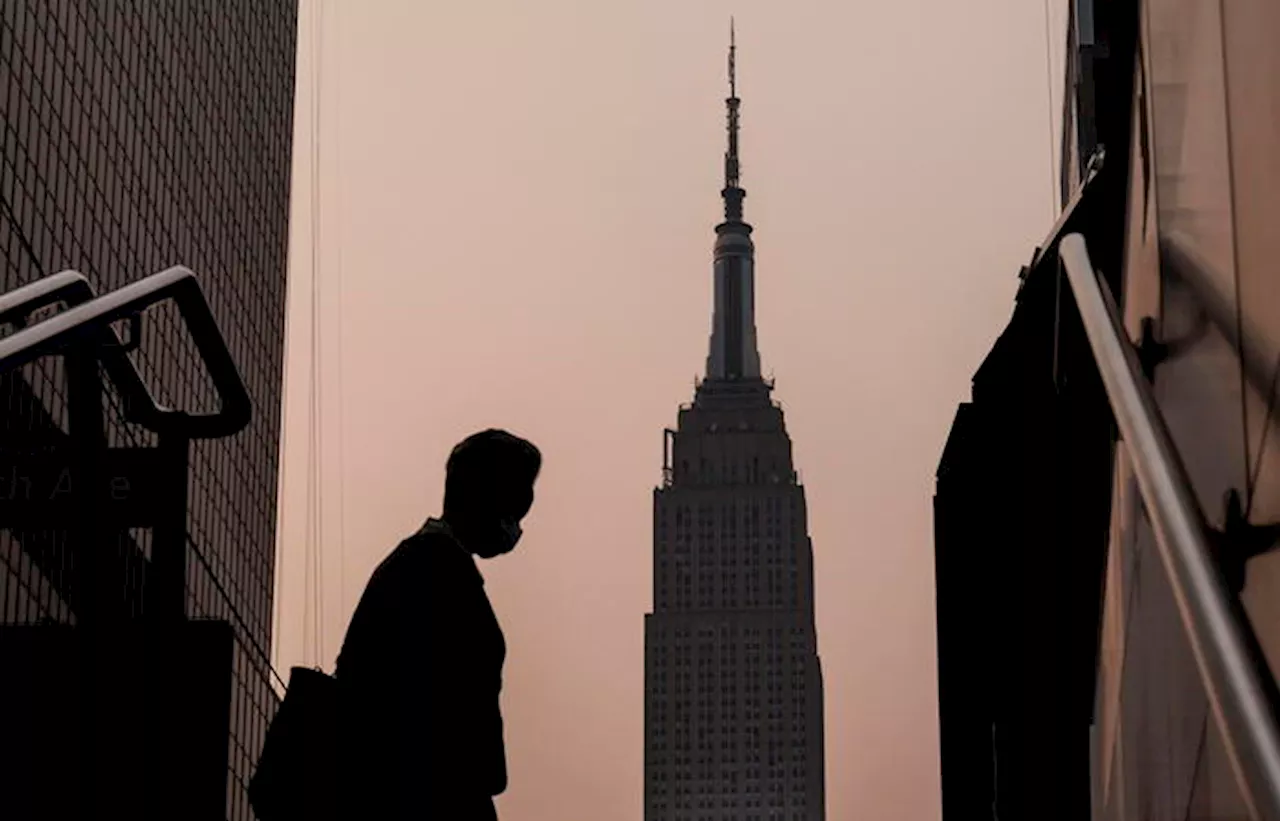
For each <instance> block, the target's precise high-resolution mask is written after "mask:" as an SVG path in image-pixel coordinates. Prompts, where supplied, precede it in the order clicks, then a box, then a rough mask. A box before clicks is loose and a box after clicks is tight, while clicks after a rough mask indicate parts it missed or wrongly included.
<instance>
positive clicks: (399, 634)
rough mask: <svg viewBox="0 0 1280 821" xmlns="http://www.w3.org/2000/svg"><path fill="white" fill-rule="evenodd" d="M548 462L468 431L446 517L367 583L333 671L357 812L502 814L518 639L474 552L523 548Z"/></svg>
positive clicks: (348, 802) (498, 435)
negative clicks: (495, 605) (506, 633)
mask: <svg viewBox="0 0 1280 821" xmlns="http://www.w3.org/2000/svg"><path fill="white" fill-rule="evenodd" d="M541 466H542V457H541V454H539V452H538V449H537V448H536V447H534V446H533V445H532V444H531V443H529V442H526V441H525V440H523V439H520V438H517V437H515V436H512V435H511V434H509V433H506V432H505V431H499V430H486V431H483V432H481V433H477V434H475V435H473V436H470V437H468V438H467V439H466V440H464V441H463V442H462V443H461V444H459V445H458V446H457V447H456V448H454V450H453V453H452V454H450V456H449V462H448V466H447V468H446V478H445V494H444V512H443V514H442V515H441V517H440V518H439V519H428V520H427V523H426V524H425V525H423V527H422V529H421V530H419V531H418V532H417V533H416V534H414V535H413V536H411V537H409V538H408V539H406V540H404V541H403V542H401V543H400V545H399V546H398V547H397V548H396V549H395V550H394V551H393V552H392V553H391V555H390V556H388V557H387V558H386V559H385V560H384V561H383V562H382V564H380V565H379V566H378V568H377V570H375V571H374V573H373V576H372V578H371V579H370V580H369V584H368V586H367V587H366V588H365V592H364V595H363V596H362V597H361V599H360V604H359V606H358V607H357V608H356V612H355V615H354V616H352V619H351V626H350V627H349V628H348V629H347V636H346V640H345V641H344V642H343V645H342V653H341V654H340V655H339V657H338V665H337V670H336V673H335V675H336V678H337V680H338V685H339V690H340V693H341V699H342V704H343V708H342V712H343V715H344V721H343V725H344V727H343V729H344V732H343V740H344V744H343V746H344V750H343V753H344V754H343V759H344V767H343V770H344V780H347V781H348V784H347V788H346V790H345V791H344V792H345V794H346V798H345V800H344V802H343V804H344V806H343V808H342V810H343V813H344V815H346V816H347V817H348V818H360V819H364V818H368V819H370V821H384V820H385V819H395V820H396V821H400V819H421V818H438V819H442V821H444V820H447V821H472V819H476V820H477V821H478V820H479V819H488V820H489V821H493V819H496V817H497V816H496V814H495V811H494V807H493V796H495V795H498V794H499V793H501V792H502V791H503V790H505V789H506V786H507V767H506V753H505V749H504V746H503V728H502V714H501V712H500V710H499V705H498V694H499V691H500V689H501V686H502V664H503V661H504V659H505V657H506V643H505V642H504V640H503V636H502V630H501V628H500V627H499V626H498V621H497V619H496V618H495V616H494V613H493V609H492V607H491V606H490V604H489V598H488V597H487V596H486V595H485V591H484V579H483V577H482V576H481V575H480V571H479V570H478V569H477V568H476V564H475V561H474V559H473V556H479V557H480V558H484V559H490V558H493V557H495V556H500V555H502V554H504V553H508V552H510V551H511V550H512V549H513V548H514V547H515V546H516V542H518V541H519V539H520V533H521V530H520V520H521V519H523V518H524V516H525V514H527V513H528V512H529V508H530V507H531V506H532V504H533V485H534V481H535V480H536V479H537V476H538V472H539V470H540V469H541Z"/></svg>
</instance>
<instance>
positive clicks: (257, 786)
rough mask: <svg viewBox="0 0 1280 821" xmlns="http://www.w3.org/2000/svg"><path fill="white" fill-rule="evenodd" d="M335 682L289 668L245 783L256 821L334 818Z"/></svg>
mask: <svg viewBox="0 0 1280 821" xmlns="http://www.w3.org/2000/svg"><path fill="white" fill-rule="evenodd" d="M338 722H339V716H338V681H337V679H335V678H333V676H330V675H327V674H326V673H324V672H323V671H322V670H319V669H310V668H307V667H294V668H293V669H292V670H291V671H290V673H289V688H288V690H286V691H285V696H284V701H283V702H282V703H281V704H280V709H279V710H277V711H276V715H275V718H274V719H273V720H272V722H271V726H270V727H269V728H268V729H267V737H266V740H265V742H264V743H263V747H262V756H261V758H259V760H258V768H257V770H256V771H255V772H254V774H253V779H252V780H251V781H250V782H249V803H250V804H252V805H253V811H254V813H255V814H256V815H257V816H258V819H259V821H294V819H307V821H312V819H323V818H330V817H334V816H333V814H334V812H335V810H336V807H337V805H338V797H339V796H338V794H337V790H338V776H339V772H338V752H339V751H338V727H339V723H338Z"/></svg>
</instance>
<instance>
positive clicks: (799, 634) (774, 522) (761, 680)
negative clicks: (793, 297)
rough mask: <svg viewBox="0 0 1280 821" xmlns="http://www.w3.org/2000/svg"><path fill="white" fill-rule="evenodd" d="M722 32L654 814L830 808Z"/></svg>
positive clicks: (663, 536) (666, 490)
mask: <svg viewBox="0 0 1280 821" xmlns="http://www.w3.org/2000/svg"><path fill="white" fill-rule="evenodd" d="M734 52H735V48H734V45H733V42H732V37H731V40H730V46H729V89H730V90H729V98H728V99H727V100H726V103H727V105H728V115H729V116H728V126H729V127H728V131H729V135H728V137H729V145H728V150H727V152H726V153H725V168H724V173H725V185H724V190H723V191H722V195H723V197H724V214H725V218H724V222H722V223H721V224H720V225H718V226H716V241H715V252H714V260H715V261H714V268H713V271H714V277H715V288H714V294H715V307H714V311H713V315H712V329H711V350H710V353H709V355H708V356H707V365H706V377H705V378H704V379H702V380H700V381H699V383H698V385H697V388H696V391H695V394H694V400H693V403H692V405H686V406H682V407H681V408H680V411H679V421H678V424H677V426H676V429H675V430H667V431H666V432H665V437H664V440H663V441H664V447H663V450H664V453H663V481H662V486H661V487H659V488H657V489H656V490H655V491H654V497H653V612H652V613H649V614H647V615H646V616H645V821H765V819H786V821H822V819H824V818H825V780H824V767H823V763H824V755H823V696H822V668H821V665H820V662H819V659H818V650H817V638H816V635H815V627H814V607H813V549H812V545H811V543H810V541H809V535H808V527H807V524H806V522H807V515H806V510H805V496H804V488H803V486H802V485H801V484H800V482H799V479H798V477H797V475H796V472H795V468H794V465H793V463H792V458H791V439H790V437H788V435H787V431H786V425H785V422H784V420H783V414H782V409H781V407H780V406H779V405H778V404H777V403H776V402H774V401H773V400H772V399H771V393H772V390H773V384H772V382H770V381H766V380H765V379H762V378H761V374H760V354H759V351H758V349H757V346H756V327H755V287H754V282H755V266H754V254H755V247H754V244H753V243H752V239H751V226H750V225H748V224H747V223H746V222H744V221H743V211H742V204H743V199H744V198H745V197H746V192H745V191H744V190H743V189H742V187H741V186H740V185H739V178H738V111H739V106H740V100H739V99H738V96H737V88H736V83H735V77H734Z"/></svg>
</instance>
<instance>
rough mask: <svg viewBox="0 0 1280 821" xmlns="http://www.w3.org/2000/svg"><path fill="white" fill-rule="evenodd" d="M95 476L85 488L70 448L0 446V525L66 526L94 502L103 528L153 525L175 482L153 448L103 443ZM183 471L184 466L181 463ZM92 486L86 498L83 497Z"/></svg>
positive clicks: (181, 479)
mask: <svg viewBox="0 0 1280 821" xmlns="http://www.w3.org/2000/svg"><path fill="white" fill-rule="evenodd" d="M101 455H102V459H101V462H100V465H99V477H98V481H97V482H95V483H94V484H95V485H96V487H94V488H92V489H88V488H86V485H87V479H86V474H85V471H84V469H83V468H82V467H81V466H80V465H79V464H78V463H77V461H76V456H75V454H74V452H71V453H69V452H68V451H66V450H57V451H51V452H45V453H30V452H18V453H15V452H6V451H0V528H10V529H28V530H40V529H60V528H70V527H73V526H74V525H75V524H77V520H78V519H79V518H81V517H82V516H83V515H84V512H83V511H84V509H85V508H84V504H85V503H86V502H89V501H91V502H93V503H95V504H96V505H97V515H99V516H100V517H101V519H100V520H99V521H100V524H102V525H103V526H107V527H118V528H129V527H138V528H145V527H154V526H155V524H156V522H157V520H158V519H160V518H161V517H162V516H163V512H164V502H165V498H166V496H167V495H171V494H172V492H173V491H172V488H173V487H174V483H176V482H182V483H185V482H186V476H185V475H181V476H172V475H170V474H172V473H173V472H174V470H173V469H172V468H170V469H168V470H167V469H166V468H168V467H169V465H168V464H167V462H166V459H165V456H166V454H165V453H164V452H163V451H162V450H161V449H158V448H107V449H105V450H104V451H102V452H101ZM180 467H181V468H182V469H183V472H184V473H185V465H182V466H180ZM86 490H92V492H93V494H94V497H95V498H93V499H91V500H86V499H84V498H83V496H84V494H85V493H86Z"/></svg>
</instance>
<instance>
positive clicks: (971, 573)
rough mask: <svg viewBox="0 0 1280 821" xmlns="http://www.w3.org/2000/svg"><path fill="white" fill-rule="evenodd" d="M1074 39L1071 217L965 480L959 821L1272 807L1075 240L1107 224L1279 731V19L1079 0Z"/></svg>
mask: <svg viewBox="0 0 1280 821" xmlns="http://www.w3.org/2000/svg"><path fill="white" fill-rule="evenodd" d="M1065 34H1066V42H1067V66H1066V76H1065V78H1064V81H1065V89H1066V92H1067V93H1066V96H1065V100H1064V112H1063V113H1064V116H1063V123H1064V129H1063V138H1062V146H1063V160H1062V168H1061V173H1062V176H1061V179H1062V203H1063V214H1062V217H1061V218H1060V219H1059V221H1058V224H1057V225H1055V226H1053V227H1051V228H1050V229H1049V230H1048V236H1047V238H1046V240H1045V241H1044V243H1043V244H1042V245H1041V247H1040V248H1038V249H1036V251H1035V253H1034V254H1033V256H1032V260H1031V262H1030V263H1029V264H1028V265H1027V267H1026V268H1024V270H1023V272H1022V287H1021V289H1020V292H1019V296H1018V302H1017V304H1016V306H1015V308H1014V311H1013V316H1012V319H1011V320H1010V323H1009V326H1008V328H1007V329H1006V330H1005V332H1004V334H1003V335H1002V336H1001V337H1000V340H999V341H998V342H997V343H996V346H995V348H993V350H992V351H991V353H990V355H989V356H988V358H987V360H986V361H985V362H984V363H983V365H982V367H981V368H980V369H979V370H978V372H977V374H976V375H975V377H974V384H973V397H972V401H971V402H968V403H966V404H965V405H963V406H962V407H961V409H960V412H959V414H958V415H957V418H956V423H955V425H954V426H953V428H952V432H951V437H950V440H949V441H948V444H947V447H946V450H945V452H944V454H943V457H942V461H941V463H940V465H939V470H938V485H937V495H936V497H935V532H936V542H935V550H936V560H937V565H936V567H937V573H936V575H937V607H938V653H939V659H938V664H939V667H938V671H939V704H940V710H939V712H940V721H941V742H942V760H941V765H942V775H943V779H942V782H943V796H942V799H943V817H944V819H951V818H964V819H970V818H979V817H981V818H994V817H999V818H1000V819H1002V821H1007V819H1022V818H1027V819H1031V818H1036V819H1054V818H1062V819H1067V818H1073V819H1074V818H1082V817H1086V816H1088V817H1092V818H1095V819H1107V821H1139V819H1148V818H1193V819H1205V820H1206V821H1217V820H1218V819H1224V820H1225V819H1237V818H1248V817H1270V815H1268V814H1267V813H1268V811H1267V810H1266V809H1262V810H1261V814H1256V812H1255V808H1258V807H1262V808H1265V807H1266V805H1267V801H1268V799H1267V798H1266V797H1265V795H1266V794H1268V793H1269V794H1272V795H1274V794H1276V790H1277V789H1280V784H1274V783H1265V784H1264V783H1260V782H1259V781H1257V780H1253V781H1251V780H1250V777H1252V778H1256V774H1255V775H1254V776H1250V777H1245V776H1243V775H1241V773H1246V772H1249V771H1250V770H1251V768H1252V767H1253V766H1254V765H1256V764H1257V763H1258V762H1256V761H1252V760H1243V761H1244V763H1243V769H1241V770H1239V771H1237V768H1236V767H1235V766H1234V765H1233V762H1232V755H1233V753H1232V750H1237V751H1239V750H1247V745H1246V746H1242V744H1241V739H1240V738H1233V737H1230V736H1229V735H1226V734H1225V733H1226V732H1227V731H1226V730H1224V727H1225V726H1226V725H1224V724H1223V723H1221V722H1220V721H1219V719H1218V718H1216V717H1215V716H1216V715H1217V714H1219V713H1221V712H1222V711H1223V710H1225V711H1226V712H1231V711H1233V710H1237V709H1239V704H1237V703H1232V702H1229V701H1223V699H1225V698H1227V696H1225V695H1223V694H1222V693H1219V694H1218V695H1214V694H1213V693H1211V692H1210V690H1209V687H1208V686H1207V684H1206V681H1208V680H1209V679H1207V678H1206V675H1207V674H1206V673H1205V672H1204V670H1205V669H1206V668H1204V667H1202V666H1201V664H1199V663H1198V662H1197V650H1196V647H1195V646H1194V644H1193V642H1192V640H1191V638H1190V636H1191V632H1190V631H1191V628H1190V627H1188V625H1189V624H1190V623H1191V616H1189V615H1188V614H1189V613H1190V612H1192V611H1193V610H1194V607H1195V605H1192V606H1190V607H1189V606H1188V605H1187V600H1186V599H1182V600H1181V601H1180V597H1182V596H1183V595H1184V594H1181V593H1179V592H1178V591H1177V590H1176V589H1175V585H1174V583H1173V582H1172V581H1171V579H1172V578H1173V575H1172V574H1171V571H1170V567H1171V564H1170V560H1169V558H1168V556H1169V553H1168V548H1167V545H1166V546H1162V545H1161V540H1160V538H1159V537H1158V535H1157V533H1156V531H1155V529H1154V528H1153V527H1152V524H1151V522H1152V518H1151V516H1152V514H1151V512H1150V507H1149V504H1150V503H1149V501H1148V500H1147V499H1145V498H1144V496H1143V493H1142V491H1141V489H1140V487H1139V485H1138V483H1137V481H1136V473H1135V459H1136V458H1139V457H1137V456H1135V454H1134V453H1133V452H1131V450H1130V446H1129V444H1128V443H1126V442H1125V441H1123V440H1122V439H1120V438H1119V437H1117V436H1116V433H1115V430H1114V428H1113V426H1112V421H1111V418H1112V416H1111V409H1110V401H1111V400H1110V398H1109V396H1108V394H1107V392H1106V390H1105V389H1104V387H1103V385H1102V383H1101V381H1100V380H1099V376H1098V369H1097V366H1096V362H1095V360H1094V359H1093V356H1092V354H1091V352H1090V348H1089V344H1088V341H1087V339H1086V338H1085V335H1084V333H1083V329H1082V325H1081V323H1080V319H1079V315H1078V312H1077V311H1076V309H1075V306H1074V302H1073V300H1072V296H1071V290H1070V289H1069V288H1068V286H1067V285H1066V284H1065V280H1064V279H1062V278H1061V276H1062V275H1061V268H1060V260H1059V258H1058V254H1057V242H1058V240H1059V239H1061V238H1062V236H1064V235H1065V234H1067V233H1072V232H1077V233H1079V234H1081V235H1082V236H1083V237H1084V239H1085V241H1086V243H1087V245H1088V248H1089V253H1090V255H1091V257H1092V259H1093V264H1094V266H1095V268H1097V269H1098V271H1100V272H1101V273H1102V275H1103V278H1104V279H1105V280H1106V281H1107V284H1108V285H1109V287H1110V289H1111V291H1112V293H1113V294H1114V295H1115V297H1116V301H1117V303H1118V304H1119V307H1120V312H1121V314H1122V317H1123V323H1124V326H1125V332H1126V334H1127V335H1128V336H1129V338H1130V339H1131V340H1132V341H1133V343H1134V346H1135V351H1136V352H1137V353H1138V356H1139V359H1140V360H1141V362H1142V365H1143V368H1144V370H1145V377H1146V380H1147V382H1148V384H1149V386H1150V388H1151V392H1152V394H1153V397H1154V405H1155V406H1156V412H1157V414H1158V417H1159V419H1160V420H1161V422H1162V425H1163V426H1164V427H1165V428H1167V430H1168V432H1169V434H1170V438H1171V439H1172V442H1173V445H1174V447H1175V449H1176V451H1177V461H1178V462H1179V463H1180V469H1181V470H1182V471H1183V472H1184V473H1185V477H1186V479H1187V480H1188V483H1189V491H1190V496H1192V497H1193V498H1194V502H1195V504H1196V506H1197V507H1198V510H1197V511H1196V513H1197V516H1198V517H1199V518H1201V519H1202V520H1203V523H1204V525H1205V527H1206V532H1207V543H1208V545H1209V546H1210V548H1209V553H1208V556H1207V558H1208V560H1209V562H1210V564H1211V565H1212V566H1213V567H1214V569H1215V570H1216V573H1215V575H1214V578H1213V583H1214V585H1215V589H1216V590H1217V595H1220V596H1221V597H1222V599H1223V600H1224V601H1226V602H1227V603H1228V607H1229V612H1230V613H1231V614H1232V618H1231V622H1232V624H1233V628H1234V629H1235V630H1238V631H1239V634H1240V635H1241V636H1242V637H1243V642H1242V643H1243V646H1244V648H1245V650H1246V653H1245V655H1246V657H1247V661H1246V662H1244V663H1243V664H1242V669H1243V668H1248V669H1249V670H1250V672H1249V675H1254V676H1256V678H1257V680H1258V682H1259V689H1260V691H1261V693H1262V696H1263V703H1264V707H1263V709H1261V710H1260V711H1259V713H1260V715H1262V716H1264V717H1263V718H1262V719H1260V720H1261V721H1262V722H1263V723H1268V724H1271V725H1273V726H1274V725H1275V721H1276V716H1277V707H1278V706H1280V697H1278V696H1277V690H1276V687H1275V672H1274V671H1275V670H1276V669H1280V667H1278V666H1280V606H1278V605H1277V601H1278V600H1280V599H1278V598H1277V595H1276V593H1277V590H1280V554H1277V553H1276V552H1275V551H1274V547H1275V545H1276V538H1275V536H1276V533H1277V531H1276V529H1275V528H1274V525H1275V524H1276V522H1277V521H1280V450H1278V449H1277V445H1278V442H1277V438H1278V437H1280V434H1278V432H1277V419H1278V418H1280V414H1278V413H1277V408H1280V403H1278V402H1277V399H1280V397H1278V396H1277V389H1278V387H1280V385H1278V382H1280V379H1278V377H1280V310H1277V306H1280V300H1278V299H1277V294H1278V293H1280V272H1277V270H1276V268H1275V265H1274V260H1275V256H1276V250H1277V248H1276V243H1277V242H1280V235H1278V234H1277V232H1276V231H1275V230H1273V226H1272V225H1271V223H1273V222H1274V219H1275V214H1276V213H1277V212H1278V210H1280V199H1278V197H1277V193H1276V192H1277V191H1280V161H1278V160H1280V115H1278V114H1277V112H1280V107H1278V106H1277V101H1280V65H1277V59H1278V58H1277V56H1276V54H1275V49H1274V48H1273V47H1272V45H1271V44H1272V43H1274V41H1275V39H1276V38H1277V37H1278V36H1280V13H1278V12H1277V10H1276V8H1275V6H1274V4H1272V3H1268V2H1262V1H1261V0H1259V1H1258V2H1254V0H1240V2H1233V3H1223V4H1214V3H1195V2H1187V0H1073V1H1072V3H1071V17H1070V25H1069V27H1068V31H1067V32H1065ZM1143 458H1149V457H1143ZM1202 652H1203V649H1202ZM1213 652H1216V651H1213ZM1211 654H1212V653H1211ZM1215 699H1218V701H1217V703H1216V705H1215Z"/></svg>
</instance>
